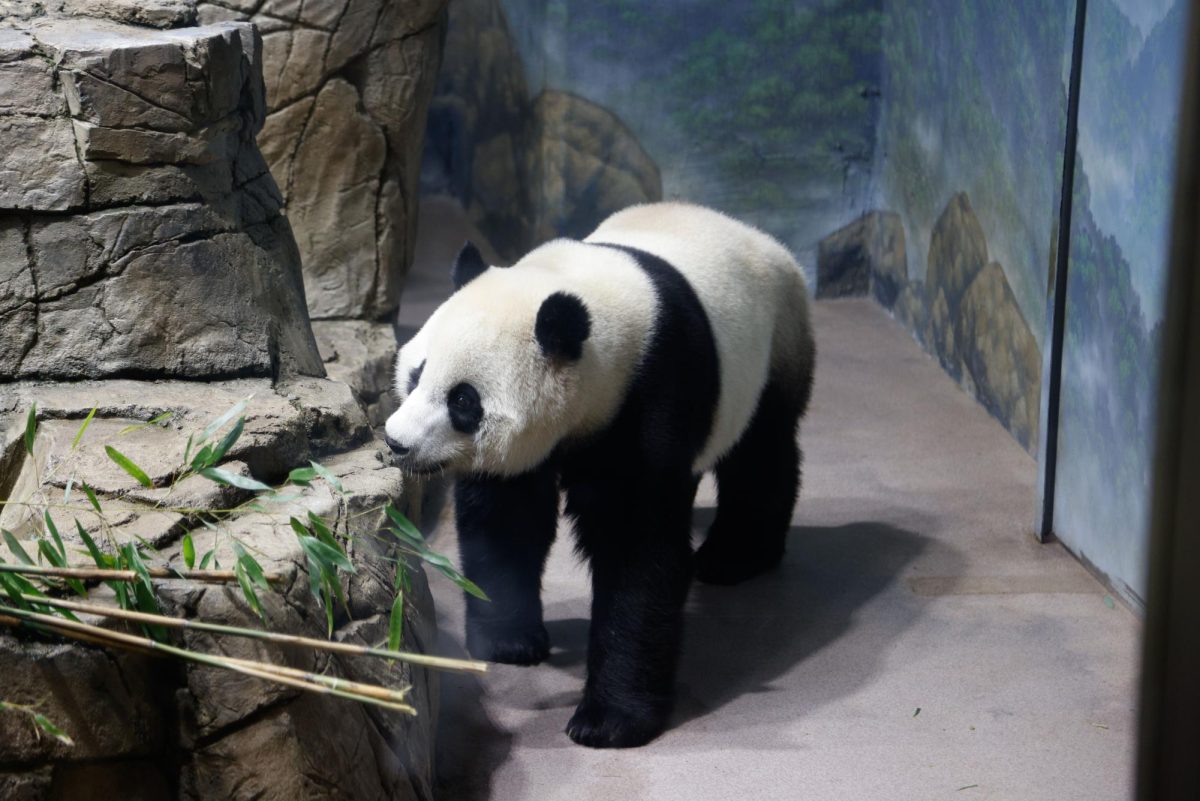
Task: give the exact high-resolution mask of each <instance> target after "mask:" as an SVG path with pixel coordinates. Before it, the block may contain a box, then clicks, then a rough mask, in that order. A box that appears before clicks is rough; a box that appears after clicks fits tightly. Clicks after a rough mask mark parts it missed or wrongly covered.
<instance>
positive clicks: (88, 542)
mask: <svg viewBox="0 0 1200 801" xmlns="http://www.w3.org/2000/svg"><path fill="white" fill-rule="evenodd" d="M84 486H86V485H84ZM75 528H76V529H78V530H79V538H80V539H81V540H83V544H84V546H86V547H87V549H88V554H90V555H91V557H92V561H93V562H95V563H96V567H110V566H111V565H112V559H111V558H110V557H109V556H108V554H105V553H102V552H101V551H100V549H99V548H97V547H96V541H95V540H94V539H92V535H91V534H88V533H87V529H86V528H84V527H83V524H82V523H80V522H79V520H78V519H76V520H75Z"/></svg>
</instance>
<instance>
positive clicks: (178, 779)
mask: <svg viewBox="0 0 1200 801" xmlns="http://www.w3.org/2000/svg"><path fill="white" fill-rule="evenodd" d="M247 396H252V397H251V400H250V401H249V403H248V405H247V407H246V412H245V416H246V423H245V428H244V431H243V433H242V436H241V438H240V439H239V440H238V442H237V443H236V444H235V445H234V447H233V448H232V449H231V450H230V452H229V454H228V455H227V457H226V461H225V462H224V463H223V464H222V468H223V469H226V470H229V471H230V472H235V473H242V474H245V475H250V476H253V477H254V478H256V479H258V480H261V481H265V482H268V483H272V484H277V483H278V482H279V481H280V480H281V478H282V477H284V476H286V474H287V471H288V470H290V469H292V468H294V467H298V466H302V465H305V464H307V462H308V460H309V459H314V458H316V459H320V461H321V462H322V464H324V465H325V466H326V467H327V468H328V469H329V470H330V471H331V472H332V473H333V474H334V475H335V476H337V477H338V478H339V480H340V482H341V484H342V486H343V487H344V489H345V494H342V493H339V492H337V491H335V490H334V489H333V488H332V487H331V486H330V485H329V484H327V483H325V482H320V481H318V482H313V484H312V485H311V486H308V487H292V488H289V490H288V492H287V493H286V496H285V498H284V499H283V500H282V501H280V502H278V503H272V504H264V505H262V506H261V507H257V508H256V507H252V506H243V507H241V508H240V509H239V510H238V511H237V512H235V513H234V514H233V515H232V516H231V517H226V522H225V524H224V531H223V533H222V534H221V535H220V537H219V538H218V537H217V535H215V534H214V533H213V532H212V531H210V530H209V529H207V528H206V527H204V526H203V525H201V524H200V520H199V517H200V515H202V514H203V512H202V511H201V510H203V509H229V508H232V507H235V506H238V505H239V504H241V503H242V502H243V501H245V500H246V499H247V497H248V494H247V493H246V492H245V491H241V490H233V491H232V492H229V491H228V490H229V488H224V489H219V488H218V489H217V491H209V492H204V491H202V490H200V488H198V487H184V486H183V484H180V485H179V486H177V487H175V489H174V490H171V491H168V489H167V485H169V483H170V477H171V475H172V472H173V470H174V469H175V467H176V466H177V465H178V464H179V463H180V461H181V459H182V449H183V448H184V445H185V443H186V440H187V435H188V433H189V432H194V431H197V430H199V429H200V428H202V427H203V426H204V425H205V424H206V423H207V421H209V420H210V419H212V418H213V417H215V416H216V415H218V414H220V413H221V411H223V410H224V409H225V408H226V407H227V406H228V405H230V404H231V403H233V402H236V400H237V399H239V398H245V397H247ZM35 400H36V401H37V403H38V410H39V412H38V414H39V418H40V420H41V422H40V425H39V428H38V434H37V437H36V438H35V444H34V449H33V451H34V452H33V455H32V456H26V454H25V451H24V444H23V441H22V440H23V438H22V436H21V434H22V432H23V431H24V423H23V420H24V411H25V410H27V409H28V408H29V406H30V405H31V404H32V403H33V402H34V401H35ZM0 403H2V404H3V407H2V408H0V453H2V454H3V457H4V458H3V459H2V460H0V464H2V465H4V470H5V473H6V475H0V484H3V485H6V486H8V487H10V491H9V493H8V496H9V497H10V498H12V499H14V500H17V501H26V500H29V499H31V498H32V497H34V490H36V488H37V487H38V486H39V485H40V486H42V487H43V488H49V489H52V491H54V493H55V495H56V496H58V495H59V493H60V492H61V491H62V488H63V484H64V482H66V481H67V480H68V479H69V477H71V476H75V477H77V478H78V479H81V480H82V479H86V480H87V481H88V482H89V485H91V486H93V487H94V489H95V492H96V494H97V496H98V499H99V502H100V503H101V504H102V506H103V509H104V511H105V515H106V517H107V519H108V523H109V525H108V526H106V527H105V536H100V533H99V531H98V530H97V531H96V532H95V535H94V538H95V539H96V540H97V541H98V542H100V543H101V544H102V547H105V548H110V547H113V546H116V545H120V544H122V543H126V542H133V541H135V539H134V538H138V539H140V540H142V541H144V542H149V543H150V544H152V545H153V546H154V547H155V548H156V549H157V551H158V555H159V556H158V557H156V558H162V559H164V560H166V561H167V563H170V564H176V565H178V564H180V563H181V561H182V557H181V538H182V536H183V534H184V533H186V532H188V531H191V533H192V537H193V538H194V540H195V542H196V547H197V552H198V553H203V552H204V550H206V549H208V548H210V547H214V548H215V549H216V554H217V558H218V559H219V560H220V562H221V563H222V564H224V565H230V564H232V563H233V562H234V561H235V558H236V557H235V554H234V552H233V551H232V542H233V541H234V540H235V539H236V540H237V541H240V542H242V543H244V545H245V547H246V548H247V549H250V550H252V552H253V553H254V555H255V557H256V558H257V559H258V561H259V562H260V563H261V564H262V566H263V568H264V570H266V571H267V572H276V573H281V574H283V575H284V576H285V578H286V581H285V583H284V585H283V586H282V587H281V588H280V589H279V591H278V592H263V593H262V594H261V598H262V602H263V607H264V610H265V615H266V619H267V621H268V625H269V626H270V627H271V628H274V629H276V630H281V631H287V632H289V633H296V634H304V635H308V636H314V637H322V636H324V631H325V614H324V612H323V611H322V610H321V609H319V608H318V607H317V604H316V602H315V601H314V599H313V598H312V596H311V595H310V592H309V587H308V580H307V577H306V575H305V574H306V570H307V566H306V560H305V557H304V554H303V552H302V551H301V549H300V547H299V543H298V541H297V539H296V536H295V534H294V533H293V532H292V531H291V527H290V526H289V525H288V522H287V521H288V519H289V517H293V516H294V517H298V518H300V519H305V518H306V516H307V515H308V514H310V513H312V514H316V515H318V516H320V517H322V518H324V519H325V520H326V521H328V522H329V524H330V526H331V527H332V528H333V529H334V531H335V534H336V536H339V537H341V538H344V540H345V541H346V542H348V543H349V545H348V550H349V552H350V555H351V557H352V559H353V561H354V562H355V564H356V566H357V567H358V572H357V573H356V574H354V575H353V576H351V577H349V580H348V581H346V582H345V593H346V598H347V606H346V607H344V608H343V607H342V606H340V605H339V606H338V607H337V608H336V616H335V631H334V636H335V638H338V639H342V640H347V641H353V642H356V643H360V644H372V645H374V644H377V643H379V642H381V641H383V640H385V639H386V637H387V617H388V615H387V612H388V610H389V609H390V606H391V599H392V595H393V591H392V581H393V564H392V561H391V560H392V559H393V558H394V557H395V551H394V549H393V548H392V547H391V546H390V545H389V543H388V541H386V540H381V539H379V538H378V536H377V533H378V532H379V530H380V528H381V526H382V525H383V523H384V520H385V518H384V516H383V513H382V511H381V507H382V505H383V504H384V503H385V502H387V501H389V500H398V499H399V497H400V496H401V494H402V490H403V487H402V482H401V476H400V473H399V471H398V470H396V469H395V468H393V467H391V466H390V464H389V463H388V462H387V460H386V459H385V458H384V455H383V453H382V452H381V451H380V448H379V446H378V444H377V443H376V442H375V441H374V440H373V439H372V438H371V433H370V429H369V428H368V427H367V423H366V419H365V417H364V415H363V413H362V411H361V409H360V408H359V406H358V404H357V403H356V402H355V400H354V399H353V397H352V395H351V393H350V390H349V387H347V386H346V385H344V384H341V383H338V382H334V381H329V380H324V379H303V380H298V381H296V382H291V383H282V384H277V385H275V386H272V385H271V384H270V382H269V381H266V380H261V379H260V380H241V381H231V382H213V383H210V384H205V385H197V384H195V383H189V382H183V381H161V382H145V381H124V380H117V381H95V382H82V383H73V384H70V385H62V384H45V383H17V384H14V385H11V386H10V387H9V388H8V390H7V391H6V393H5V394H4V397H3V399H2V400H0ZM92 407H95V408H96V415H95V417H94V419H93V420H92V422H91V424H90V425H89V428H88V431H87V433H86V434H85V436H84V438H83V440H82V441H81V443H80V445H79V446H78V447H76V446H74V444H73V439H74V432H75V431H76V430H77V429H78V427H79V424H80V422H81V420H82V418H83V417H85V416H86V415H87V414H88V412H89V410H90V409H91V408H92ZM164 412H169V413H170V417H169V418H168V419H167V420H165V421H164V422H162V423H160V424H157V425H155V424H151V425H143V427H141V428H139V429H137V430H135V431H132V432H129V431H127V430H126V429H127V428H128V427H129V426H131V425H135V424H145V423H146V422H147V421H149V420H150V419H153V418H155V417H158V416H160V415H162V414H163V413H164ZM122 432H124V433H122ZM106 443H111V444H114V445H116V446H118V447H119V448H120V449H121V451H122V453H124V454H125V455H126V456H128V457H130V458H131V459H133V460H134V461H135V462H137V463H138V464H139V465H140V466H142V467H143V468H144V469H145V470H146V472H147V473H148V474H149V475H150V476H151V478H152V480H154V481H155V483H156V488H154V489H149V490H147V489H145V488H141V487H139V486H138V485H137V484H136V483H135V482H134V481H133V479H132V478H130V477H129V476H128V475H121V473H122V471H120V470H119V469H116V468H115V466H113V465H109V466H108V468H107V469H106V467H105V465H104V464H103V463H104V461H105V457H104V455H103V451H102V445H104V444H106ZM14 472H15V473H16V474H17V475H16V476H13V475H11V473H14ZM196 481H197V482H198V483H200V484H203V483H205V481H206V480H205V479H203V478H198V479H196ZM184 483H187V482H184ZM208 483H209V484H210V485H211V482H208ZM135 488H136V489H135ZM210 490H211V486H210ZM74 496H75V498H76V499H78V500H80V501H82V502H80V503H75V502H74V501H71V502H67V503H65V504H60V505H56V507H55V508H54V509H53V510H51V516H52V519H55V520H56V521H57V528H58V530H59V531H60V532H61V534H62V537H63V539H64V541H65V544H66V548H67V550H68V552H69V553H72V554H74V553H76V552H82V551H83V543H82V541H81V539H80V538H79V535H78V534H77V532H76V531H75V527H74V520H75V519H79V520H80V522H81V523H82V524H83V525H85V527H87V528H93V527H95V528H97V529H98V523H97V522H96V521H95V520H94V518H95V513H94V510H91V509H90V503H89V502H88V501H86V500H83V499H82V497H81V496H80V493H79V492H78V490H76V492H75V493H74ZM72 505H74V508H71V506H72ZM167 510H172V511H170V514H169V515H168V520H167V522H166V523H160V524H159V526H160V528H159V534H158V536H156V537H154V538H150V537H147V536H145V535H146V533H147V530H146V529H145V528H139V527H138V525H137V521H138V520H142V521H144V520H145V519H150V518H153V519H159V518H162V517H164V514H163V513H164V511H167ZM3 514H4V519H3V521H0V524H2V525H3V526H4V527H5V528H9V529H11V530H12V531H13V533H14V535H15V537H16V538H17V540H18V541H24V546H25V548H26V549H30V548H32V547H33V545H34V544H35V543H34V540H35V539H36V538H37V536H38V534H37V532H36V527H35V526H34V525H33V524H32V520H31V519H30V518H31V515H30V514H29V512H28V511H27V510H26V507H23V506H21V505H20V504H13V505H9V506H7V507H6V508H5V510H4V512H3ZM0 556H3V558H4V559H5V560H12V559H13V558H14V555H13V554H12V553H11V552H9V550H8V548H7V546H4V545H0ZM409 575H410V582H411V586H410V592H409V593H408V595H407V598H408V606H407V610H408V614H407V616H406V621H405V627H404V628H405V635H404V647H406V648H408V649H411V650H422V651H423V650H427V649H429V648H431V647H432V645H433V642H434V639H435V637H436V630H435V627H434V626H435V624H434V616H433V614H432V609H431V606H430V604H431V598H430V596H429V592H428V588H427V586H426V584H425V582H424V579H423V576H422V574H421V571H420V568H419V566H416V565H414V566H413V567H412V569H411V570H410V574H409ZM158 595H159V599H160V602H161V603H162V605H163V607H164V610H165V611H166V612H167V613H169V614H178V615H186V616H197V617H202V618H203V619H206V620H210V621H213V622H220V623H226V624H229V625H236V626H245V627H258V626H261V625H262V624H261V623H260V622H259V621H258V619H257V617H256V616H255V614H254V613H253V611H251V609H250V608H249V606H248V605H247V604H246V602H245V600H244V599H243V597H242V594H241V592H240V591H239V590H238V589H237V588H236V587H233V588H230V587H227V586H221V585H195V584H190V583H184V582H171V581H163V582H158ZM91 596H92V599H93V601H94V602H100V603H111V602H112V598H111V592H110V591H109V590H107V589H106V588H104V587H103V586H101V587H97V588H95V589H93V590H92V592H91ZM177 640H178V641H179V642H181V643H182V644H183V645H185V646H187V647H189V648H192V649H194V650H204V651H208V652H220V653H223V654H225V655H228V656H232V657H237V658H247V659H259V660H262V659H269V660H270V661H273V662H276V663H281V664H287V665H290V666H292V667H297V668H302V669H305V670H308V671H313V672H321V673H325V674H328V675H334V676H344V677H346V678H349V679H355V680H361V681H370V682H374V683H382V684H387V685H389V686H400V685H404V684H411V685H412V686H413V690H412V691H411V694H410V699H411V701H412V703H413V705H414V706H415V707H416V709H417V712H418V714H417V717H415V718H410V717H406V716H403V715H400V714H398V713H392V712H383V711H377V710H374V709H372V710H367V709H365V708H363V707H361V706H358V705H355V704H353V703H349V702H345V701H342V700H339V699H332V698H328V697H324V696H321V697H316V696H309V695H307V694H301V693H299V692H298V691H295V690H291V689H288V688H284V687H281V686H278V685H273V684H269V683H263V682H261V681H259V680H257V679H253V678H250V677H246V676H241V675H238V674H233V673H229V672H227V671H222V670H219V669H217V668H213V667H207V666H201V665H192V664H184V663H180V662H174V661H166V662H164V661H162V660H155V659H150V658H148V657H145V656H141V655H137V654H111V653H109V652H106V651H102V650H97V649H93V648H90V647H85V646H80V645H77V644H62V645H57V644H53V643H44V642H37V641H27V640H20V641H18V640H16V639H14V638H13V637H12V636H10V635H8V634H0V673H3V675H5V676H8V677H10V678H11V679H12V680H11V681H8V682H7V683H6V684H5V687H4V690H3V695H4V697H5V699H6V700H10V701H13V702H16V703H37V704H38V708H39V710H40V711H42V712H43V713H44V714H46V715H47V716H48V717H49V718H50V719H51V720H53V721H55V722H56V723H57V724H58V725H60V726H61V727H63V728H64V729H65V730H66V731H67V732H68V733H69V734H70V735H71V736H72V737H73V738H74V739H75V743H76V745H75V746H74V747H67V746H64V745H62V744H60V743H58V742H57V741H55V740H52V739H50V738H47V737H44V736H39V735H38V734H37V732H36V731H35V730H34V729H33V727H32V726H31V724H30V723H29V721H28V719H26V718H25V717H23V716H19V715H15V714H6V715H0V761H2V762H3V764H4V765H5V769H6V770H9V771H14V772H16V773H19V774H20V775H28V776H30V777H31V778H30V779H28V780H22V782H20V783H17V780H16V779H15V778H11V777H10V776H7V775H5V774H0V788H7V787H9V786H11V787H12V788H13V790H12V792H13V793H14V794H15V793H16V791H17V790H18V789H19V790H20V791H21V792H22V793H25V794H26V796H27V797H29V798H30V799H31V800H32V799H36V800H37V801H42V799H47V798H51V797H56V796H53V795H48V793H50V789H49V788H50V787H52V786H54V787H60V786H63V784H64V783H66V782H70V783H71V786H72V787H75V788H77V790H78V794H77V795H73V796H72V798H76V797H78V798H82V799H91V798H95V799H101V798H117V797H155V798H157V797H167V793H168V790H167V789H166V788H172V787H174V788H178V797H180V798H186V799H250V798H256V799H258V798H271V799H288V801H291V799H294V798H297V797H300V798H304V797H311V796H314V795H321V794H322V792H323V791H322V790H321V789H320V788H328V787H339V788H341V789H340V792H341V793H342V796H341V797H346V798H375V797H381V798H382V797H386V798H400V799H405V798H408V799H418V798H429V797H431V785H430V782H431V777H432V765H431V762H432V759H431V754H430V744H431V743H432V727H433V724H434V720H435V719H436V709H435V708H434V698H435V697H436V684H435V678H434V677H433V676H432V675H431V674H429V673H428V672H427V671H425V670H424V669H416V668H413V667H412V666H409V665H406V664H399V663H398V664H395V665H389V664H387V663H380V664H371V663H370V662H371V660H363V659H361V658H349V657H331V656H329V655H320V654H313V653H311V652H306V651H300V650H297V649H294V648H284V647H279V646H275V645H271V644H266V643H261V642H258V641H253V640H241V639H231V638H214V637H213V636H211V635H209V634H206V633H203V632H191V631H189V632H186V633H184V634H183V635H182V636H180V637H178V638H177ZM46 775H49V776H50V781H48V782H46V781H38V780H36V779H37V777H41V776H46ZM77 782H78V783H79V784H76V783H77ZM18 797H20V796H18Z"/></svg>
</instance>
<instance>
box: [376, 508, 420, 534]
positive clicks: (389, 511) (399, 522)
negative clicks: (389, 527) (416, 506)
mask: <svg viewBox="0 0 1200 801" xmlns="http://www.w3.org/2000/svg"><path fill="white" fill-rule="evenodd" d="M383 511H384V514H386V515H387V516H388V519H390V520H391V521H392V523H394V524H395V526H396V528H398V529H400V530H401V531H403V532H404V533H405V535H407V536H408V537H410V538H411V539H412V540H413V541H415V542H418V543H424V542H425V537H423V536H422V535H421V531H420V529H418V528H417V527H416V526H415V525H413V522H412V521H411V520H409V519H408V518H407V517H406V516H405V515H404V514H403V513H402V512H401V511H400V510H399V509H397V508H396V507H395V506H393V505H392V504H391V503H388V504H387V505H385V506H384V507H383Z"/></svg>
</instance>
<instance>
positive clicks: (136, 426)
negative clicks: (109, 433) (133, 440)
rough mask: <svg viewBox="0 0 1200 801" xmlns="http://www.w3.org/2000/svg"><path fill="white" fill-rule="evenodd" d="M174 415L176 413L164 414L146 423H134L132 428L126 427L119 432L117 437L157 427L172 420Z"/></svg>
mask: <svg viewBox="0 0 1200 801" xmlns="http://www.w3.org/2000/svg"><path fill="white" fill-rule="evenodd" d="M172 414H174V412H163V413H162V414H160V415H158V416H157V417H155V418H153V419H150V420H147V421H146V422H144V423H134V424H133V425H131V426H125V427H124V428H122V429H121V430H120V431H118V432H117V436H118V437H123V436H125V435H126V434H129V433H131V432H134V431H140V430H142V429H143V428H149V427H150V426H156V425H158V424H159V423H161V422H164V421H165V420H168V419H170V417H171V415H172Z"/></svg>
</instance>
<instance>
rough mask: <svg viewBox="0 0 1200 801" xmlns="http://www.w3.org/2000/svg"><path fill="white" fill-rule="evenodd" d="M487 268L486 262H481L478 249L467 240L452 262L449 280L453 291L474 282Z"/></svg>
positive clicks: (481, 256) (481, 258) (481, 255)
mask: <svg viewBox="0 0 1200 801" xmlns="http://www.w3.org/2000/svg"><path fill="white" fill-rule="evenodd" d="M487 268H488V265H487V262H486V261H484V260H483V254H481V253H480V252H479V248H477V247H475V245H474V244H473V243H472V242H471V241H470V240H468V241H467V243H466V244H464V245H463V246H462V250H460V251H459V252H458V258H456V259H455V260H454V267H453V268H452V269H451V270H450V280H451V281H453V282H454V289H455V291H457V290H459V289H462V288H463V287H464V286H466V285H467V284H469V283H471V282H472V281H474V280H475V279H476V278H478V277H479V276H480V275H482V274H483V273H484V272H485V271H486V270H487Z"/></svg>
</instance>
